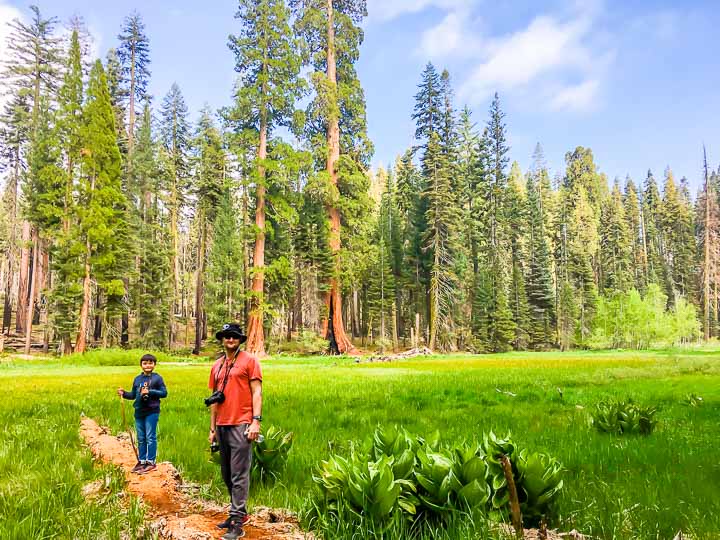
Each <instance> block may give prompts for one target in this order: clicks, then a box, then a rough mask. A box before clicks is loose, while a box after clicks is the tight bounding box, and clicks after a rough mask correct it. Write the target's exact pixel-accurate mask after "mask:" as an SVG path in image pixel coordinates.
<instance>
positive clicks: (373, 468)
mask: <svg viewBox="0 0 720 540" xmlns="http://www.w3.org/2000/svg"><path fill="white" fill-rule="evenodd" d="M503 455H504V456H507V457H508V458H509V459H510V461H511V465H512V469H513V476H514V480H515V483H516V486H517V489H518V498H519V502H520V505H521V509H522V511H523V514H524V517H525V520H526V524H527V525H536V524H537V523H539V521H540V518H541V517H542V516H548V515H550V514H551V510H552V503H553V502H554V501H555V499H556V498H557V496H558V494H559V492H560V491H561V490H562V487H563V481H562V479H561V478H560V477H561V474H562V470H563V469H562V465H561V464H560V463H559V462H558V461H557V460H556V459H554V458H552V457H550V456H548V455H545V454H540V453H530V452H528V451H527V450H522V451H517V450H516V445H515V444H514V443H513V441H512V440H511V438H510V435H509V434H508V435H507V436H505V437H504V438H499V437H497V436H496V435H495V434H494V433H492V432H490V433H489V434H486V435H483V442H482V443H481V444H478V443H472V442H471V443H467V442H460V443H459V444H458V445H456V446H454V447H452V448H448V447H444V448H443V447H441V445H440V444H439V442H438V436H437V434H434V435H433V436H431V437H429V438H428V439H425V438H423V437H419V436H414V435H411V434H410V433H408V432H407V431H406V430H405V429H403V428H397V427H380V426H378V428H377V429H376V430H375V433H374V434H373V437H372V439H371V440H370V441H369V442H368V444H367V445H366V446H365V448H364V449H363V450H353V451H351V453H350V457H348V458H345V457H342V456H338V455H332V456H330V458H329V459H328V460H326V461H323V462H322V463H321V464H320V466H319V468H318V471H317V473H316V474H315V475H314V476H313V480H314V487H315V489H314V496H313V499H312V502H311V510H310V513H309V517H310V520H311V523H312V524H315V525H320V526H321V527H322V524H328V523H331V522H332V520H333V518H334V519H335V521H336V522H337V521H338V520H347V519H356V520H357V524H358V525H359V524H360V522H362V523H366V522H368V520H369V522H371V523H373V524H374V525H373V526H372V527H371V529H372V530H373V531H376V532H377V531H383V530H387V528H388V527H389V525H390V523H397V521H398V520H404V521H412V522H413V527H421V528H423V527H435V526H439V525H440V524H442V526H447V525H448V524H449V523H452V522H454V521H456V520H457V518H462V516H465V517H468V516H473V515H478V514H479V515H487V516H489V517H490V518H492V519H496V520H498V521H504V520H506V519H507V517H508V515H509V493H508V487H507V480H506V478H505V475H504V472H503V469H502V465H501V462H500V459H501V457H502V456H503ZM353 516H355V518H353Z"/></svg>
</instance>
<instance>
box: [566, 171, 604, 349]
mask: <svg viewBox="0 0 720 540" xmlns="http://www.w3.org/2000/svg"><path fill="white" fill-rule="evenodd" d="M575 189H576V190H577V191H576V195H575V199H574V203H573V204H574V207H573V209H572V211H571V213H570V217H569V221H568V232H567V235H568V245H567V257H568V263H567V265H568V268H567V272H568V275H569V278H570V282H571V284H572V285H573V287H574V289H575V293H574V294H575V298H576V301H575V304H576V306H577V315H578V320H577V331H576V339H577V342H578V343H580V344H584V343H585V341H586V340H587V338H588V337H589V336H590V333H591V331H592V320H593V316H594V314H595V307H596V304H597V287H596V286H595V279H594V275H593V268H592V258H593V255H594V254H596V253H597V251H598V244H599V235H598V229H597V222H596V218H595V214H594V211H593V208H592V205H591V204H590V201H588V199H587V196H586V195H585V188H584V187H583V186H582V185H578V186H577V187H576V188H575ZM561 294H562V293H561ZM561 301H562V300H561Z"/></svg>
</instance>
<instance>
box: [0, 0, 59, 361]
mask: <svg viewBox="0 0 720 540" xmlns="http://www.w3.org/2000/svg"><path fill="white" fill-rule="evenodd" d="M30 10H31V11H32V13H33V15H32V19H31V21H30V23H24V22H22V21H20V20H19V19H15V20H13V21H11V22H10V23H9V27H10V29H11V31H10V35H9V36H8V40H7V43H6V49H7V53H8V56H9V61H8V62H7V63H6V67H5V70H4V72H3V77H2V78H3V80H4V83H5V86H6V89H7V90H6V92H7V93H8V94H9V95H10V101H11V103H13V104H14V105H15V106H14V107H13V113H12V116H13V119H14V122H15V123H16V124H17V125H18V128H19V129H15V130H14V133H15V135H16V136H22V139H20V140H18V141H17V145H18V147H19V154H18V158H19V159H20V160H21V161H20V165H22V159H23V157H24V158H26V159H29V157H28V156H29V154H30V153H31V152H32V150H31V149H32V148H33V147H35V148H38V147H39V146H42V145H43V144H45V143H40V142H37V141H36V138H38V137H39V136H40V131H41V130H45V133H44V134H43V136H46V135H47V133H48V132H47V130H46V125H41V122H42V123H43V124H46V120H42V118H41V115H42V110H43V108H46V109H49V107H50V101H51V97H52V94H53V93H54V92H55V90H56V89H57V84H58V75H59V66H60V39H59V38H58V37H57V36H55V33H54V31H55V27H56V25H57V19H56V18H54V17H51V18H49V19H45V18H43V16H42V14H41V13H40V9H39V8H38V7H37V6H30ZM17 105H19V106H17ZM20 126H22V127H20ZM23 154H24V156H23ZM40 169H42V167H40ZM40 169H37V168H36V169H35V170H36V171H38V170H40ZM31 174H32V173H31ZM32 180H33V181H35V182H39V181H40V180H39V179H37V178H35V179H32ZM16 181H17V176H16ZM30 231H31V227H30V225H29V223H27V222H26V223H24V224H23V247H22V254H21V262H20V272H19V284H18V293H17V306H18V307H17V313H16V326H15V329H16V331H17V332H24V333H25V340H26V349H28V348H29V342H30V337H31V332H32V328H31V326H32V320H33V314H34V306H35V301H36V299H37V296H38V293H39V290H40V286H39V285H40V284H38V283H37V281H38V277H39V272H38V270H39V266H38V265H37V264H35V265H34V266H33V267H32V275H30V260H31V259H32V260H33V261H36V260H37V261H39V260H40V254H39V253H38V250H39V249H41V245H40V241H39V231H38V230H37V228H36V229H34V230H33V232H32V233H30ZM31 240H32V248H33V254H32V257H31V256H30V252H29V249H30V246H31V242H30V241H31Z"/></svg>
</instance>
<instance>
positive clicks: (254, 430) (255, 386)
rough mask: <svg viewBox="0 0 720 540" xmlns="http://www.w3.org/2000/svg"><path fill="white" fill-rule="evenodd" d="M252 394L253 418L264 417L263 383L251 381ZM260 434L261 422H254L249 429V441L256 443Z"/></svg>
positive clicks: (257, 380) (256, 380) (258, 380)
mask: <svg viewBox="0 0 720 540" xmlns="http://www.w3.org/2000/svg"><path fill="white" fill-rule="evenodd" d="M250 392H251V393H252V405H253V416H262V381H261V380H260V379H252V380H251V381H250ZM259 434H260V422H258V421H257V420H253V421H252V423H251V424H250V427H249V428H248V439H250V440H251V441H254V440H255V439H257V437H258V435H259Z"/></svg>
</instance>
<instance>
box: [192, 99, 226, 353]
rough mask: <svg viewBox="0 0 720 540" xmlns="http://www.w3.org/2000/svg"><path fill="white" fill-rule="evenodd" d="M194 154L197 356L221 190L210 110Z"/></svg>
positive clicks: (221, 167) (218, 141)
mask: <svg viewBox="0 0 720 540" xmlns="http://www.w3.org/2000/svg"><path fill="white" fill-rule="evenodd" d="M194 154H195V156H194V157H195V182H194V185H195V197H196V198H197V203H196V214H195V225H196V227H197V230H198V243H197V262H196V285H195V347H194V349H193V354H199V353H200V349H201V347H202V340H203V339H204V338H205V335H206V328H207V327H206V322H207V321H206V311H205V305H206V304H205V290H204V287H205V262H206V261H205V259H206V257H207V250H208V249H207V244H208V232H209V230H210V227H211V225H212V223H213V222H214V221H215V218H216V215H217V208H218V204H219V202H220V198H221V197H222V196H223V193H227V192H226V191H225V189H226V184H225V153H224V151H223V148H222V137H221V136H220V132H219V131H218V129H217V127H216V126H215V124H214V122H213V120H212V117H211V113H210V111H209V110H208V109H207V108H206V109H204V110H203V111H202V113H201V116H200V120H199V122H198V126H197V133H196V136H195V141H194Z"/></svg>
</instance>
